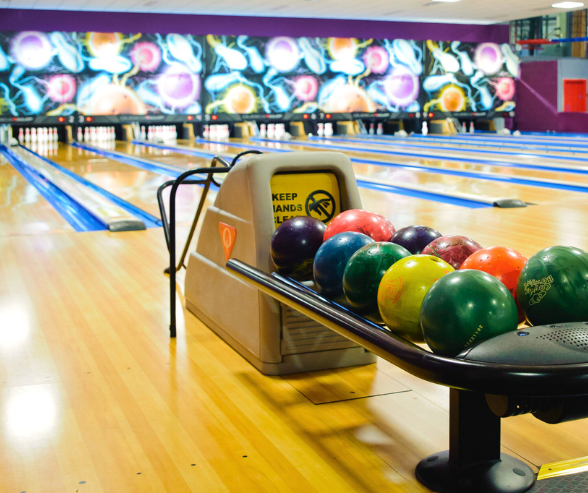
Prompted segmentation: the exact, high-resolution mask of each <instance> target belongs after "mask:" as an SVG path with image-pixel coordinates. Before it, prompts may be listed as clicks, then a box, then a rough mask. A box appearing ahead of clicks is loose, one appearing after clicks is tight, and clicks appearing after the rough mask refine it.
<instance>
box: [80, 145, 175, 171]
mask: <svg viewBox="0 0 588 493" xmlns="http://www.w3.org/2000/svg"><path fill="white" fill-rule="evenodd" d="M71 145H72V147H79V148H80V149H84V150H85V151H90V152H93V153H94V154H98V155H99V156H103V157H106V158H108V159H112V160H114V161H118V162H120V163H124V164H128V165H129V166H133V167H134V168H141V169H144V170H146V171H151V172H153V173H157V174H158V175H162V176H166V177H168V178H170V177H171V178H177V177H178V176H180V175H181V174H182V173H183V172H184V171H186V170H185V169H181V168H176V169H173V168H175V166H170V167H169V168H168V167H167V166H157V165H156V164H153V163H148V162H147V161H143V160H141V159H134V158H133V157H132V156H125V155H122V154H118V153H116V152H109V151H107V150H104V149H99V148H97V147H90V146H87V145H85V144H80V143H78V142H74V143H73V144H71Z"/></svg>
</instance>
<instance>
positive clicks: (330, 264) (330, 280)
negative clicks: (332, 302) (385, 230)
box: [313, 232, 375, 298]
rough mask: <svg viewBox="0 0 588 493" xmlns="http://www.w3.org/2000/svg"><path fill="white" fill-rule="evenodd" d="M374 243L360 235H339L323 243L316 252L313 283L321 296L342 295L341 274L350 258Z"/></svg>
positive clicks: (350, 233)
mask: <svg viewBox="0 0 588 493" xmlns="http://www.w3.org/2000/svg"><path fill="white" fill-rule="evenodd" d="M370 243H375V242H374V240H373V239H372V238H370V237H369V236H367V235H364V234H362V233H352V232H346V233H339V234H336V235H335V236H332V237H331V238H329V239H328V240H327V241H325V242H324V243H323V244H322V245H321V247H320V248H319V249H318V252H316V256H315V258H314V265H313V273H314V282H315V283H316V285H317V287H318V289H319V291H320V292H321V294H323V295H325V296H328V297H329V298H336V297H338V296H341V295H342V294H343V273H344V272H345V267H346V266H347V262H349V259H350V258H351V256H352V255H353V254H354V253H355V252H357V250H359V249H360V248H361V247H364V246H366V245H369V244H370Z"/></svg>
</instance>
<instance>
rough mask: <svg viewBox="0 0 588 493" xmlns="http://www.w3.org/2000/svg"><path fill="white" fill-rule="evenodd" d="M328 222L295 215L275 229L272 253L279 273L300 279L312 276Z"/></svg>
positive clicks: (308, 278)
mask: <svg viewBox="0 0 588 493" xmlns="http://www.w3.org/2000/svg"><path fill="white" fill-rule="evenodd" d="M325 229H326V226H325V223H323V222H322V221H319V220H318V219H315V218H314V217H307V216H301V217H293V218H292V219H288V220H287V221H284V222H283V223H282V224H280V226H279V227H278V229H276V231H275V232H274V234H273V236H272V241H271V247H270V254H271V257H272V260H273V261H274V265H275V266H276V268H277V269H278V272H279V273H280V274H282V275H284V276H288V277H292V278H293V279H297V280H299V281H307V280H310V279H312V263H313V261H314V256H315V255H316V252H317V250H318V249H319V247H320V246H321V245H322V244H323V236H324V234H325Z"/></svg>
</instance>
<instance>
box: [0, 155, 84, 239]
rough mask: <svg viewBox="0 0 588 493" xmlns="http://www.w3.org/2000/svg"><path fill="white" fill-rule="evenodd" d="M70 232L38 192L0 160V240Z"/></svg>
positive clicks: (2, 159)
mask: <svg viewBox="0 0 588 493" xmlns="http://www.w3.org/2000/svg"><path fill="white" fill-rule="evenodd" d="M73 230H74V229H73V227H72V226H71V225H70V224H69V223H68V222H67V221H66V220H65V219H64V218H63V217H62V216H61V215H60V214H59V213H58V212H57V211H56V210H55V209H54V208H53V206H52V205H51V204H50V203H49V202H48V201H47V200H45V199H44V198H43V196H42V195H41V194H40V193H39V192H38V190H37V189H36V188H35V187H34V186H33V185H31V184H30V183H29V182H28V181H27V180H26V178H24V177H23V176H22V175H21V174H20V173H19V172H18V171H17V170H16V169H15V168H14V167H13V166H12V165H11V164H10V163H9V162H8V161H7V160H6V159H5V158H4V157H3V156H0V236H2V237H3V236H12V235H30V234H45V233H62V232H72V231H73Z"/></svg>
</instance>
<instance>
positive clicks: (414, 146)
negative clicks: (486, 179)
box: [329, 135, 588, 165]
mask: <svg viewBox="0 0 588 493" xmlns="http://www.w3.org/2000/svg"><path fill="white" fill-rule="evenodd" d="M329 140H333V142H335V141H337V142H338V143H345V142H348V143H354V142H359V141H362V142H363V143H364V144H366V145H369V146H378V147H380V146H382V147H383V148H389V149H397V150H404V151H405V152H407V151H408V152H415V153H423V152H432V151H435V152H439V151H442V152H447V153H451V152H460V151H461V152H463V153H464V155H466V154H470V153H478V154H479V155H480V157H482V156H483V157H482V159H491V160H495V161H509V162H521V163H529V162H530V163H532V164H536V163H537V164H541V163H543V162H545V163H547V162H551V163H560V161H561V163H560V164H565V165H573V162H574V161H573V160H585V161H586V164H587V165H588V149H570V150H565V149H563V148H560V147H551V146H545V145H543V146H541V145H523V144H519V145H515V144H510V143H503V142H496V143H495V144H494V143H491V142H488V141H483V142H482V141H481V142H476V141H473V140H471V139H470V140H465V139H464V140H457V139H456V140H451V139H438V140H437V139H435V136H433V137H428V136H427V137H414V136H413V137H407V138H396V137H387V136H383V137H372V136H364V135H349V136H336V138H335V139H329ZM448 155H449V154H448ZM472 155H473V154H472ZM476 157H477V156H476ZM560 158H563V159H560ZM565 158H573V160H572V161H571V162H570V160H566V159H565ZM558 159H559V161H558Z"/></svg>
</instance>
